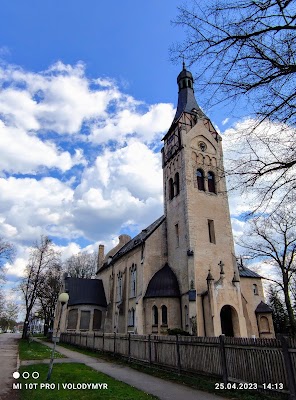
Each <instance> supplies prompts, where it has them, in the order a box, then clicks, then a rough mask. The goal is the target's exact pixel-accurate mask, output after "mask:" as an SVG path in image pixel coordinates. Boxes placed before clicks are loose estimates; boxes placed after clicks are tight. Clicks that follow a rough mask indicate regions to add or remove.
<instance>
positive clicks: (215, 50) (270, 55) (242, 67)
mask: <svg viewBox="0 0 296 400" xmlns="http://www.w3.org/2000/svg"><path fill="white" fill-rule="evenodd" d="M189 4H190V6H189V5H187V6H184V7H180V8H179V15H178V17H177V19H176V20H175V21H174V22H175V24H176V25H179V26H181V27H183V28H184V29H185V31H186V40H185V41H184V42H183V43H181V44H180V43H178V44H176V45H175V47H174V48H173V49H172V51H173V57H174V58H175V59H178V58H180V57H184V58H185V60H187V62H188V64H189V65H194V67H195V71H196V72H197V74H196V75H197V76H196V81H198V82H199V89H200V90H201V91H202V93H203V96H202V97H203V98H207V99H208V101H209V103H210V104H213V102H220V101H229V102H232V104H235V103H236V104H239V100H240V99H241V98H242V97H243V98H244V99H245V100H247V99H248V100H249V105H250V106H251V107H252V108H253V110H252V114H253V116H252V119H251V120H249V121H248V122H249V125H248V127H247V129H246V126H244V127H242V129H241V132H239V135H238V136H241V135H242V134H244V144H245V146H244V147H243V148H242V151H241V153H240V154H239V156H237V157H236V158H233V160H232V161H233V162H232V165H231V167H230V168H229V171H231V173H232V174H234V175H237V176H239V177H241V184H242V186H243V187H249V188H250V187H253V186H255V189H257V193H258V194H261V195H262V197H261V198H260V205H264V204H265V205H266V202H267V201H270V200H272V199H273V198H274V196H275V193H278V192H281V191H283V192H284V193H281V194H280V199H279V203H281V201H283V200H284V198H285V195H286V194H287V193H289V192H291V190H294V191H295V187H296V180H295V172H296V146H295V126H296V79H295V76H296V75H294V74H295V73H296V56H295V54H296V25H295V21H296V3H295V1H292V0H258V1H254V0H229V1H228V0H227V1H225V0H219V1H218V0H209V2H205V3H202V2H200V1H198V0H191V1H190V2H189ZM271 123H272V124H273V127H274V129H273V134H272V135H270V134H269V129H270V124H271ZM236 150H237V147H236Z"/></svg>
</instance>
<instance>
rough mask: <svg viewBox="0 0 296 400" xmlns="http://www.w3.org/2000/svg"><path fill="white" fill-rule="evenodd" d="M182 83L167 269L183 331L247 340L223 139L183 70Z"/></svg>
mask: <svg viewBox="0 0 296 400" xmlns="http://www.w3.org/2000/svg"><path fill="white" fill-rule="evenodd" d="M177 83H178V88H179V94H178V106H177V111H176V115H175V117H174V120H173V122H172V125H171V127H170V129H169V131H168V133H167V134H166V135H165V137H164V138H163V141H164V147H163V149H162V161H163V180H164V185H163V186H164V202H165V205H164V208H165V217H166V229H167V249H168V264H169V266H170V267H171V268H172V270H173V271H174V272H175V274H176V276H177V279H178V282H179V286H180V293H181V316H182V328H183V329H184V330H188V331H190V332H192V333H195V334H197V335H198V336H218V335H220V334H221V333H225V334H228V335H229V336H233V335H234V336H243V337H244V336H247V328H246V321H245V317H244V312H243V305H242V296H241V289H240V281H239V273H238V268H237V263H236V258H235V254H234V244H233V236H232V229H231V222H230V214H229V206H228V198H227V191H226V182H225V177H224V167H223V152H222V138H221V136H220V135H219V134H218V133H217V131H216V130H215V128H214V126H213V124H212V123H211V121H210V120H209V118H208V117H207V116H206V115H205V114H204V113H203V111H202V110H201V109H200V108H199V106H198V104H197V102H196V99H195V95H194V87H193V77H192V74H191V73H190V72H189V71H188V70H187V69H186V68H185V64H184V63H183V70H182V71H181V73H180V74H179V75H178V78H177Z"/></svg>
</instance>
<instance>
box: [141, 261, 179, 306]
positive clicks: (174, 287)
mask: <svg viewBox="0 0 296 400" xmlns="http://www.w3.org/2000/svg"><path fill="white" fill-rule="evenodd" d="M148 297H180V289H179V284H178V280H177V277H176V275H175V273H174V272H173V270H172V269H171V268H170V267H169V265H168V264H167V263H166V264H165V266H164V267H163V268H161V269H160V270H159V271H157V272H156V273H155V274H154V275H153V277H152V278H151V280H150V282H149V284H148V287H147V290H146V294H145V296H144V298H148Z"/></svg>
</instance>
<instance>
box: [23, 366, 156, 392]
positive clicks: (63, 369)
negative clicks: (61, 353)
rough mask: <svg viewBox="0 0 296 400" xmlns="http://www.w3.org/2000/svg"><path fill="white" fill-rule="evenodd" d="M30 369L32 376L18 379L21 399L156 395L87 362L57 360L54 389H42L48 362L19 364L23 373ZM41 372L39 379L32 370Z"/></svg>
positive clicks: (53, 376)
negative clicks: (89, 386)
mask: <svg viewBox="0 0 296 400" xmlns="http://www.w3.org/2000/svg"><path fill="white" fill-rule="evenodd" d="M24 371H27V372H29V373H30V378H28V379H23V378H21V379H20V381H19V382H21V383H22V389H21V391H20V400H40V399H42V400H52V399H59V400H76V399H77V400H97V399H100V398H103V399H104V400H105V399H106V400H111V399H112V400H117V399H118V400H150V399H151V400H152V399H157V397H155V396H152V395H149V394H147V393H144V392H142V391H140V390H138V389H135V388H134V387H132V386H129V385H127V384H126V383H123V382H119V381H116V380H115V379H113V378H111V377H109V376H107V375H105V374H102V373H101V372H98V371H94V370H93V369H91V368H89V367H87V366H86V365H84V364H78V363H71V364H67V363H65V364H55V365H54V366H53V370H52V375H51V379H50V382H49V383H51V384H55V389H54V390H51V389H41V388H40V384H41V383H45V381H46V376H47V371H48V365H44V364H42V365H41V364H36V365H31V366H26V367H21V368H20V373H21V374H22V372H24ZM34 371H37V372H39V374H40V376H39V378H38V379H33V378H31V374H32V372H34ZM32 383H34V384H35V383H37V389H35V388H34V389H31V390H30V389H29V388H27V389H26V388H25V384H27V385H28V387H29V385H30V384H32ZM58 383H59V384H60V390H58V389H57V384H58ZM62 383H76V384H77V383H106V384H107V385H108V389H101V390H99V389H92V390H91V389H85V390H84V389H80V390H69V389H63V388H62Z"/></svg>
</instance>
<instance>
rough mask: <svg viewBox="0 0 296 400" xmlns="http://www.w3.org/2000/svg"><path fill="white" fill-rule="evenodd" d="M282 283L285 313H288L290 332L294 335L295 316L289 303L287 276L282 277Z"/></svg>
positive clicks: (295, 326) (295, 327) (295, 332)
mask: <svg viewBox="0 0 296 400" xmlns="http://www.w3.org/2000/svg"><path fill="white" fill-rule="evenodd" d="M283 284H284V296H285V303H286V307H287V313H288V318H289V324H290V333H291V334H292V335H293V336H294V335H296V321H295V316H294V312H293V307H292V304H291V299H290V294H289V284H288V277H287V276H284V277H283Z"/></svg>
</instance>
